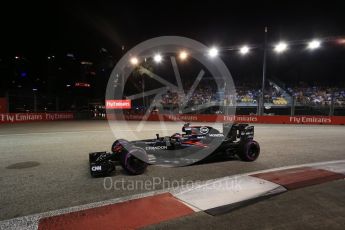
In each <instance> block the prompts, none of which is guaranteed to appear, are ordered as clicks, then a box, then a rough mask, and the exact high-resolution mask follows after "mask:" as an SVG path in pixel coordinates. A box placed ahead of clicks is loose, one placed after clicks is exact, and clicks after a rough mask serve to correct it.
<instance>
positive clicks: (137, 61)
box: [129, 57, 139, 65]
mask: <svg viewBox="0 0 345 230" xmlns="http://www.w3.org/2000/svg"><path fill="white" fill-rule="evenodd" d="M129 61H130V63H131V64H132V65H138V63H139V60H138V58H136V57H132V58H131V59H130V60H129Z"/></svg>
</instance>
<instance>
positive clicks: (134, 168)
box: [120, 147, 148, 175]
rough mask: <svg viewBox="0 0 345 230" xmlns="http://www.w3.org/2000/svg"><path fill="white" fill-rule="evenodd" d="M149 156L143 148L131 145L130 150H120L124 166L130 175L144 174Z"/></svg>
mask: <svg viewBox="0 0 345 230" xmlns="http://www.w3.org/2000/svg"><path fill="white" fill-rule="evenodd" d="M147 161H148V156H147V154H146V151H145V150H144V149H142V148H138V147H131V148H130V149H128V151H121V152H120V163H121V165H122V168H123V169H124V170H125V171H126V172H127V173H128V174H130V175H139V174H143V173H144V171H145V170H146V168H147V166H148V164H147V163H146V162H147Z"/></svg>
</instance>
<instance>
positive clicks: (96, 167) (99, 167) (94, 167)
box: [91, 165, 102, 172]
mask: <svg viewBox="0 0 345 230" xmlns="http://www.w3.org/2000/svg"><path fill="white" fill-rule="evenodd" d="M91 171H93V172H95V171H102V166H100V165H99V166H92V167H91Z"/></svg>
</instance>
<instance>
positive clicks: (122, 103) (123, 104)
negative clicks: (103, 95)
mask: <svg viewBox="0 0 345 230" xmlns="http://www.w3.org/2000/svg"><path fill="white" fill-rule="evenodd" d="M131 107H132V103H131V100H106V101H105V108H106V109H130V108H131Z"/></svg>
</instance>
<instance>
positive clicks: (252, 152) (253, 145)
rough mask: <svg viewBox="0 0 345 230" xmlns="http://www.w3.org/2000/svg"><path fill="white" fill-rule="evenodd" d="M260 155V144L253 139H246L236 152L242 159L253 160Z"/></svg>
mask: <svg viewBox="0 0 345 230" xmlns="http://www.w3.org/2000/svg"><path fill="white" fill-rule="evenodd" d="M259 155H260V145H259V143H258V142H256V141H254V140H249V141H247V142H246V143H245V144H244V145H243V147H242V149H241V152H240V153H239V154H238V156H239V157H240V159H241V160H243V161H255V160H256V159H257V158H258V157H259Z"/></svg>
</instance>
